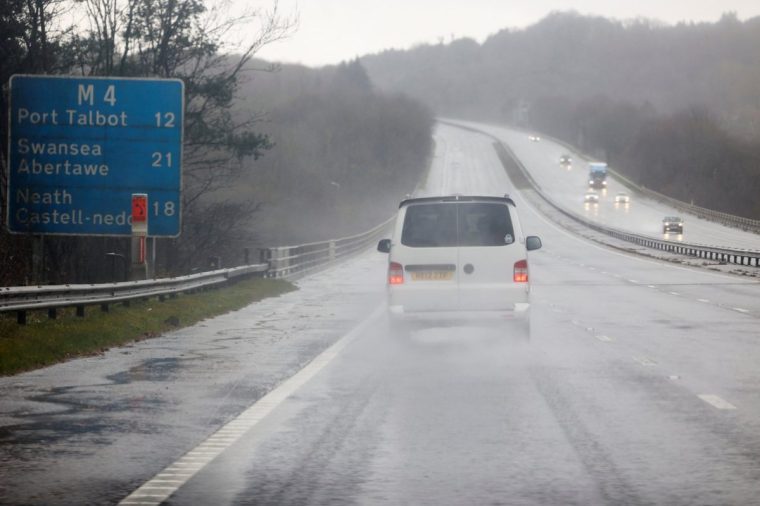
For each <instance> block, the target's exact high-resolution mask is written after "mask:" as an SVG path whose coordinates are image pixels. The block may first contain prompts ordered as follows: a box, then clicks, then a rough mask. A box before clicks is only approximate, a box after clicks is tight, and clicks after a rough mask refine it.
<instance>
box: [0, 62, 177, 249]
mask: <svg viewBox="0 0 760 506" xmlns="http://www.w3.org/2000/svg"><path fill="white" fill-rule="evenodd" d="M183 113H184V87H183V84H182V81H180V80H177V79H123V78H90V77H53V76H31V75H15V76H13V77H11V80H10V111H9V115H10V118H9V123H10V141H9V142H10V145H9V149H8V155H9V156H8V161H9V164H8V176H9V177H8V230H10V231H11V232H14V233H34V234H74V235H129V234H131V205H132V194H133V193H146V194H147V195H148V208H149V213H148V235H150V236H177V235H178V234H179V232H180V216H181V213H180V188H181V183H182V180H181V174H182V171H181V167H182V124H183Z"/></svg>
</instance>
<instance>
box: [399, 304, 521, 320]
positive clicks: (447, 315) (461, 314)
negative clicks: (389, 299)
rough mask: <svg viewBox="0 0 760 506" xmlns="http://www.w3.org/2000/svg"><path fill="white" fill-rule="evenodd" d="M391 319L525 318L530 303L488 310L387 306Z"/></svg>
mask: <svg viewBox="0 0 760 506" xmlns="http://www.w3.org/2000/svg"><path fill="white" fill-rule="evenodd" d="M388 316H389V317H390V319H391V320H393V321H400V322H401V321H403V322H420V323H426V322H430V323H448V324H452V323H460V322H462V323H488V322H499V321H505V320H506V321H509V320H527V319H528V318H529V317H530V303H529V302H519V303H516V304H514V305H513V307H512V308H510V309H504V310H488V311H469V310H468V311H405V310H404V306H394V305H390V306H388Z"/></svg>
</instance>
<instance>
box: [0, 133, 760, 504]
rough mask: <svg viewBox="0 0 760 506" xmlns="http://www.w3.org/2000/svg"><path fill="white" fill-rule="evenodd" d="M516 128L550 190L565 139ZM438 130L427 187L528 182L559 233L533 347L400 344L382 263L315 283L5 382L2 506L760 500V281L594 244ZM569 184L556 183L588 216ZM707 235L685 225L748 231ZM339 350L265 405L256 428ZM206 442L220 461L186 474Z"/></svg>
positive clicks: (444, 332)
mask: <svg viewBox="0 0 760 506" xmlns="http://www.w3.org/2000/svg"><path fill="white" fill-rule="evenodd" d="M500 135H501V134H500ZM504 136H505V138H506V139H507V140H508V141H509V142H510V144H511V145H512V147H513V149H514V150H515V152H516V153H517V155H518V156H520V157H521V159H523V161H524V163H525V164H526V165H527V166H528V168H529V169H530V170H531V171H535V172H534V174H535V175H536V177H537V178H543V179H541V184H542V186H543V184H546V185H547V188H551V187H552V186H551V185H552V181H554V176H553V175H552V173H550V172H549V171H550V170H555V169H556V171H559V170H560V168H559V167H558V164H557V160H558V157H559V154H560V153H559V151H558V150H557V147H556V146H553V145H551V144H549V143H547V142H545V141H541V142H540V143H529V141H528V140H527V137H526V138H525V139H524V141H525V142H524V143H523V142H522V140H521V139H519V138H516V137H513V136H517V134H515V133H513V132H512V133H510V132H505V133H504ZM435 140H436V151H435V158H434V160H433V164H432V167H431V171H430V175H429V178H428V180H427V181H426V182H425V183H424V184H422V185H420V187H419V192H420V193H421V194H431V195H432V194H441V193H445V194H448V193H462V194H479V193H486V194H496V195H503V194H505V193H509V194H510V195H512V197H513V198H514V199H515V200H516V202H517V208H518V211H519V214H520V217H521V221H522V225H523V229H524V231H525V232H526V233H527V234H531V235H539V236H540V237H541V238H542V240H543V244H544V247H543V248H542V249H540V250H538V251H535V252H531V253H530V254H529V262H530V275H531V279H532V318H533V325H532V336H531V339H530V341H529V342H523V341H520V340H518V339H514V336H510V335H506V333H505V332H503V331H502V329H500V328H494V327H492V326H486V325H482V326H481V325H479V324H478V322H473V323H472V324H470V325H467V326H461V327H444V326H441V327H436V328H430V329H424V330H419V331H416V332H413V333H412V334H411V335H410V336H407V337H401V336H398V335H394V334H393V333H391V332H390V331H389V329H388V327H387V324H386V322H385V320H384V318H383V317H382V315H383V311H382V306H383V304H384V297H383V296H384V284H385V279H384V277H385V269H386V257H385V255H383V254H381V253H377V252H374V251H369V252H367V253H365V254H363V255H362V256H360V257H358V258H356V259H355V260H352V261H350V262H348V263H346V264H345V265H341V266H338V267H335V268H333V269H330V270H328V271H325V272H322V273H319V274H316V275H314V276H310V277H309V278H306V279H304V280H302V281H300V282H299V286H300V287H301V290H300V291H299V292H296V293H292V294H287V295H285V296H282V297H279V298H277V299H271V300H268V301H265V302H263V303H259V304H254V305H253V306H250V307H249V308H246V309H243V310H241V311H238V312H235V313H230V314H228V315H225V316H223V317H220V318H217V319H214V320H210V321H207V322H203V323H202V324H200V325H198V326H195V327H192V328H189V329H183V330H179V331H177V332H174V333H171V334H167V335H166V336H163V337H160V338H157V339H153V340H150V341H146V342H141V343H137V344H135V345H134V346H132V347H130V348H128V349H121V350H112V351H110V352H108V353H107V354H106V355H104V356H103V357H95V358H88V359H81V360H76V361H72V362H70V363H67V364H62V365H59V366H54V367H51V368H47V369H44V370H41V371H37V372H34V373H27V374H23V375H19V376H16V377H13V378H2V379H0V393H2V396H3V401H2V410H0V415H1V416H2V418H1V420H2V430H1V431H0V459H1V460H2V462H3V466H2V471H0V502H1V503H3V504H42V503H44V504H71V503H82V504H83V503H98V504H108V503H117V502H119V501H120V500H122V499H123V498H124V497H126V496H127V495H129V494H130V493H131V492H133V491H134V490H135V489H137V488H138V487H139V486H140V485H142V484H143V483H145V482H146V481H148V480H151V479H152V478H154V476H156V475H159V473H165V472H166V471H165V470H166V469H173V470H174V474H173V476H174V479H163V480H159V481H160V482H161V483H157V484H156V485H155V486H156V488H155V489H153V490H152V492H151V490H147V491H146V492H145V494H144V495H142V496H134V497H132V498H131V499H130V501H129V503H130V504H151V503H156V501H157V498H158V497H161V494H164V493H167V494H168V493H171V494H172V495H171V496H170V497H169V499H168V500H167V502H166V503H167V504H177V505H181V504H217V505H223V504H246V505H254V504H255V505H259V504H261V505H263V504H269V505H279V504H336V503H338V504H452V505H454V504H515V505H525V504H536V505H540V504H578V505H588V504H609V505H618V504H663V505H691V504H735V505H744V504H751V503H753V502H754V501H755V500H756V496H757V494H758V492H760V487H759V486H758V483H760V396H758V385H759V384H760V371H758V368H757V360H758V358H760V348H759V345H758V341H757V339H756V337H757V330H758V328H759V327H758V323H759V322H758V317H760V297H758V295H760V286H759V285H758V283H757V282H754V281H751V280H747V279H742V278H739V277H736V276H729V275H725V274H720V273H713V272H708V271H704V270H697V269H691V268H685V267H682V266H675V265H671V264H668V263H665V262H659V261H654V260H650V259H644V258H640V257H636V256H633V255H628V254H623V253H620V252H618V251H614V250H612V249H607V248H604V247H601V246H599V245H597V244H594V243H590V242H589V241H587V240H583V239H580V238H578V237H576V236H574V235H572V234H570V233H568V232H567V231H566V230H563V229H562V228H560V227H558V226H556V225H555V224H553V223H552V222H551V221H549V220H548V219H547V218H546V217H545V216H543V215H542V214H540V213H538V212H537V211H535V210H534V209H533V208H532V207H531V206H530V205H529V204H528V203H527V202H526V201H525V200H524V199H523V198H522V196H521V194H520V192H519V190H517V189H515V188H514V186H513V185H512V183H511V181H510V180H509V178H508V177H507V175H506V173H505V172H504V169H503V167H502V166H501V164H500V162H499V160H498V158H497V157H496V154H495V152H494V150H493V147H492V145H491V144H492V140H491V139H490V138H488V137H486V136H483V135H480V134H477V133H473V132H468V131H465V130H462V129H458V128H455V127H451V126H445V125H440V126H439V127H438V128H437V131H436V135H435ZM552 164H553V165H552ZM550 165H551V167H550ZM541 174H544V175H543V176H542V175H541ZM546 174H548V175H546ZM569 177H570V176H569ZM544 180H546V182H544ZM563 181H564V182H563ZM569 184H570V183H568V182H567V181H565V180H562V179H561V178H559V176H558V177H557V178H556V191H557V192H558V194H559V193H561V192H562V191H564V190H563V189H565V188H567V199H568V203H570V202H574V203H577V204H578V205H580V200H578V199H576V197H577V195H576V194H575V193H574V192H575V189H571V188H569ZM553 191H554V190H553ZM611 191H612V192H614V191H615V190H614V189H613V190H611ZM580 194H581V195H582V189H581V192H580ZM644 205H645V204H644V203H641V202H637V201H636V200H634V201H633V203H632V209H635V208H637V207H638V206H644ZM637 210H638V209H637ZM608 211H613V210H612V209H607V208H606V207H605V208H603V209H600V213H602V212H604V214H605V215H607V212H608ZM652 212H653V213H655V214H657V213H659V210H654V211H652ZM636 219H637V220H638V219H640V220H641V221H639V222H638V223H640V224H641V227H648V226H649V224H648V223H649V222H648V218H636ZM660 219H661V217H659V218H657V222H656V223H655V224H654V226H655V230H656V227H657V226H659V220H660ZM702 225H704V231H703V232H698V231H697V230H696V227H695V228H692V227H691V226H690V223H687V225H686V227H687V234H691V233H692V231H694V232H693V233H694V234H697V233H700V234H701V233H704V234H712V235H714V236H715V237H718V236H720V237H725V240H734V239H735V238H736V240H744V239H741V238H740V237H741V234H736V235H734V234H732V231H730V229H729V231H728V232H726V231H725V230H723V229H724V227H719V226H717V225H712V224H709V223H707V222H705V223H703V224H702ZM700 230H701V229H700ZM723 234H729V235H725V236H724V235H723ZM750 239H751V238H750ZM750 239H747V240H750ZM352 329H357V330H354V331H352ZM344 336H345V337H344ZM334 343H338V344H339V345H341V349H339V350H338V351H337V352H336V353H334V354H331V355H330V356H329V357H328V358H329V360H327V359H326V360H324V361H320V362H319V367H320V368H319V369H318V370H316V372H314V374H313V376H311V377H310V379H309V380H308V381H305V382H304V383H303V384H302V385H300V386H298V388H295V389H294V390H293V391H292V393H291V394H289V395H288V396H283V398H280V399H279V400H278V401H277V403H274V402H273V403H272V404H271V405H270V406H269V407H268V408H267V409H271V411H270V412H269V414H268V416H266V417H262V418H260V419H259V418H255V417H252V416H246V415H245V411H244V410H245V409H246V408H248V407H249V406H251V405H252V404H253V403H254V402H255V401H256V400H257V399H259V398H261V397H262V396H263V395H264V394H266V393H267V392H272V391H273V389H275V390H274V392H277V390H276V388H278V385H285V383H283V381H284V380H285V379H286V378H288V377H290V376H291V375H292V374H293V373H295V371H297V370H299V369H300V368H301V367H302V366H304V365H305V364H307V363H308V362H309V361H310V360H311V359H312V358H313V357H315V356H317V355H319V354H320V353H321V352H323V350H325V349H328V350H329V349H330V348H328V346H330V345H332V344H334ZM318 360H320V359H318ZM312 364H314V362H312ZM308 367H312V366H308ZM241 413H243V415H241ZM239 415H240V416H239ZM222 427H228V429H223V432H222V434H228V436H227V437H219V436H216V437H215V436H213V435H214V433H216V431H218V430H219V429H221V428H222ZM242 427H245V430H243V429H242ZM238 430H239V432H234V431H238ZM232 434H235V436H234V437H233V436H232ZM210 436H211V437H212V440H213V441H215V442H216V443H215V444H214V445H209V443H208V442H207V439H208V438H209V437H210ZM204 444H205V445H206V446H205V447H204V446H203V445H204ZM212 446H214V447H219V448H220V453H219V455H218V456H217V457H216V458H214V459H213V460H210V462H206V461H205V460H203V458H202V455H203V452H201V451H198V449H199V448H210V447H212ZM188 452H190V453H189V455H197V460H195V461H194V462H203V464H197V465H191V464H187V465H185V464H182V465H175V464H176V463H177V462H185V461H181V460H180V459H181V458H182V457H183V455H186V454H188ZM193 452H195V453H193ZM187 462H190V461H187ZM183 469H184V472H183ZM187 469H192V473H190V472H188V471H187ZM161 476H166V474H164V475H161ZM152 494H155V495H152Z"/></svg>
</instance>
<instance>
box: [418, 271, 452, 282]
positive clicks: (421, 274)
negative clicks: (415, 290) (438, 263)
mask: <svg viewBox="0 0 760 506" xmlns="http://www.w3.org/2000/svg"><path fill="white" fill-rule="evenodd" d="M451 279H454V271H418V272H412V280H413V281H449V280H451Z"/></svg>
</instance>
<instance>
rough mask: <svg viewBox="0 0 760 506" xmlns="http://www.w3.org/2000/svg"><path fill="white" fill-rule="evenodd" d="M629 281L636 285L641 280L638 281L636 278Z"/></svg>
mask: <svg viewBox="0 0 760 506" xmlns="http://www.w3.org/2000/svg"><path fill="white" fill-rule="evenodd" d="M628 282H629V283H633V284H634V285H638V284H639V282H638V281H636V280H635V279H629V280H628Z"/></svg>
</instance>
